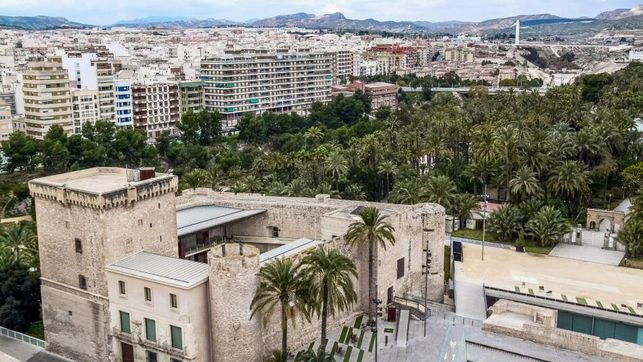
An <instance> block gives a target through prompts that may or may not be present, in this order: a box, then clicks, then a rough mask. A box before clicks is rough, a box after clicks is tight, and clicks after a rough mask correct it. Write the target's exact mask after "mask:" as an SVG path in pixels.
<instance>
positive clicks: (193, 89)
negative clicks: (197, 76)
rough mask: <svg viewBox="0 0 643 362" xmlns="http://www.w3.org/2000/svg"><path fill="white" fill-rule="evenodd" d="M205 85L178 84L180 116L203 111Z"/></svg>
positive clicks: (193, 83) (196, 83)
mask: <svg viewBox="0 0 643 362" xmlns="http://www.w3.org/2000/svg"><path fill="white" fill-rule="evenodd" d="M204 85H205V83H203V82H201V81H197V82H180V83H179V94H180V96H181V114H183V113H187V112H194V113H197V112H200V111H202V110H204V109H205V93H204V89H203V87H204Z"/></svg>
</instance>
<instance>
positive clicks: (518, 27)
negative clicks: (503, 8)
mask: <svg viewBox="0 0 643 362" xmlns="http://www.w3.org/2000/svg"><path fill="white" fill-rule="evenodd" d="M514 44H515V45H520V19H518V20H516V41H515V43H514Z"/></svg>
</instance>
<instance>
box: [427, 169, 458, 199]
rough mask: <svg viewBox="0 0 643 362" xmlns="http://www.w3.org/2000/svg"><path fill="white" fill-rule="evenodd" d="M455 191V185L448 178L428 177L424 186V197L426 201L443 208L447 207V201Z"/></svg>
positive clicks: (441, 176) (442, 176) (440, 176)
mask: <svg viewBox="0 0 643 362" xmlns="http://www.w3.org/2000/svg"><path fill="white" fill-rule="evenodd" d="M455 191H456V187H455V183H453V181H452V180H451V179H450V178H449V176H444V175H439V176H432V177H429V179H428V180H427V182H426V185H425V186H424V195H425V197H426V199H427V201H429V202H435V203H437V204H440V205H443V206H448V204H449V200H450V199H451V196H452V194H453V193H455Z"/></svg>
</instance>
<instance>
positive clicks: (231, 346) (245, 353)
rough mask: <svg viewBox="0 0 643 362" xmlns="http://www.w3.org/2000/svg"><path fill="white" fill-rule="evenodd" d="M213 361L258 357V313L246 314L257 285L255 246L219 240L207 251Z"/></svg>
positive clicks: (260, 354) (251, 360)
mask: <svg viewBox="0 0 643 362" xmlns="http://www.w3.org/2000/svg"><path fill="white" fill-rule="evenodd" d="M208 264H209V266H210V277H209V280H210V318H211V331H212V348H211V351H212V360H213V361H217V362H219V361H226V362H227V361H230V362H232V361H244V362H254V361H261V360H262V357H263V352H264V348H263V340H262V329H261V321H260V317H259V316H257V315H255V316H254V317H253V318H252V319H251V318H250V314H251V311H250V303H251V301H252V298H253V297H254V294H255V291H256V290H257V287H258V286H259V278H258V277H257V273H258V272H259V249H257V248H256V247H254V246H250V245H241V244H222V245H219V246H217V247H215V248H214V249H212V250H211V251H210V252H209V253H208Z"/></svg>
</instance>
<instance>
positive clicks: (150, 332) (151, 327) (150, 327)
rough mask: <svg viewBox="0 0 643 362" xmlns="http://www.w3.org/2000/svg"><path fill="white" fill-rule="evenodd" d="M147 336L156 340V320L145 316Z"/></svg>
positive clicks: (149, 339) (153, 340) (151, 339)
mask: <svg viewBox="0 0 643 362" xmlns="http://www.w3.org/2000/svg"><path fill="white" fill-rule="evenodd" d="M145 338H146V339H147V340H148V341H152V342H156V322H155V321H154V320H153V319H147V318H145Z"/></svg>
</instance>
